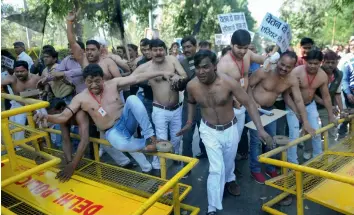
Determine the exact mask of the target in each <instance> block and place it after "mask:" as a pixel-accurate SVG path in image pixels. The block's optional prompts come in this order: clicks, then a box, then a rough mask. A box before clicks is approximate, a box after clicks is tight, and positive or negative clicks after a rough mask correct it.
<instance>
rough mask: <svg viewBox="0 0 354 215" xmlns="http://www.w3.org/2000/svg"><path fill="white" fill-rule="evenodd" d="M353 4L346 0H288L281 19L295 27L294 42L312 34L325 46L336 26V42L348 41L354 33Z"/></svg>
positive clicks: (293, 32)
mask: <svg viewBox="0 0 354 215" xmlns="http://www.w3.org/2000/svg"><path fill="white" fill-rule="evenodd" d="M353 3H354V1H346V0H313V1H308V0H299V1H292V0H286V1H285V2H284V3H283V5H282V7H281V11H280V12H281V18H282V19H283V20H285V21H286V22H287V23H289V24H290V26H291V29H292V36H293V39H292V44H293V45H296V44H298V43H299V41H300V40H301V38H302V37H311V38H313V39H314V40H315V42H316V44H317V45H318V46H320V47H322V46H325V45H328V44H331V43H332V38H333V29H334V32H335V34H334V38H333V39H334V41H333V42H334V43H337V44H338V43H341V44H344V43H347V42H348V38H349V37H350V36H351V35H352V34H353V33H354V31H353V29H354V22H353V21H354V19H353V18H354V16H353V15H354V14H353V7H354V4H353ZM338 8H340V11H339V10H338ZM334 20H336V24H335V26H334Z"/></svg>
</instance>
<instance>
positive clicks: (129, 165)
mask: <svg viewBox="0 0 354 215" xmlns="http://www.w3.org/2000/svg"><path fill="white" fill-rule="evenodd" d="M120 167H122V168H124V169H133V168H134V167H136V165H134V164H133V162H129V163H128V164H126V165H124V166H120Z"/></svg>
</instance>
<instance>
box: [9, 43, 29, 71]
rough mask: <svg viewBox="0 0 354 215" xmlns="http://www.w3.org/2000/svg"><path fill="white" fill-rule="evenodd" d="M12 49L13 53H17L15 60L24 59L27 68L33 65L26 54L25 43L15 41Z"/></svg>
mask: <svg viewBox="0 0 354 215" xmlns="http://www.w3.org/2000/svg"><path fill="white" fill-rule="evenodd" d="M14 49H15V53H16V54H17V60H23V61H26V62H27V64H28V68H31V67H32V65H33V60H32V58H31V57H30V56H29V55H28V54H26V52H25V51H26V48H25V44H24V43H23V42H15V43H14Z"/></svg>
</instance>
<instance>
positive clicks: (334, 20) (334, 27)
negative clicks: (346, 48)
mask: <svg viewBox="0 0 354 215" xmlns="http://www.w3.org/2000/svg"><path fill="white" fill-rule="evenodd" d="M335 33H336V16H334V18H333V30H332V47H333V45H334V35H335Z"/></svg>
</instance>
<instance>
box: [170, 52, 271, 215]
mask: <svg viewBox="0 0 354 215" xmlns="http://www.w3.org/2000/svg"><path fill="white" fill-rule="evenodd" d="M194 65H195V68H196V76H197V77H194V78H193V79H192V80H191V81H189V82H188V84H187V91H188V121H187V124H186V125H185V126H184V127H183V129H182V130H181V131H180V132H178V133H177V135H181V134H183V133H184V132H186V131H187V130H188V129H190V128H191V125H192V121H193V119H194V114H195V108H196V105H197V104H198V105H200V108H201V115H202V120H201V123H200V128H199V131H200V137H201V138H202V139H203V142H204V145H205V148H206V151H207V154H208V159H209V164H210V166H209V176H208V182H207V191H208V213H207V214H208V215H215V214H216V209H218V210H222V198H223V194H224V188H226V189H227V191H228V192H229V193H230V194H231V195H234V196H237V195H240V188H239V186H238V185H237V183H236V181H235V179H236V177H235V174H234V168H235V162H234V160H235V156H236V151H237V146H238V141H239V134H238V128H237V125H236V122H237V118H236V116H235V112H234V109H233V96H234V97H236V99H237V100H238V101H239V102H241V104H243V105H245V107H246V108H247V110H248V111H249V113H250V115H251V117H252V119H253V121H254V123H255V125H256V127H257V129H258V132H259V136H260V138H261V139H262V140H263V141H264V142H267V144H270V145H272V139H271V137H270V136H269V135H268V134H267V133H266V132H265V130H264V129H263V127H262V124H261V120H260V117H259V114H258V110H257V107H256V104H255V103H254V102H253V100H252V99H250V98H249V97H248V95H247V93H246V92H245V91H244V90H243V89H242V87H241V85H240V84H239V83H238V82H237V81H235V80H234V79H231V78H229V76H227V75H225V74H224V73H220V72H218V73H217V72H216V55H215V54H214V53H213V52H211V51H209V50H201V51H199V52H197V54H196V55H195V56H194ZM188 122H189V123H188ZM225 185H226V186H225Z"/></svg>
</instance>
